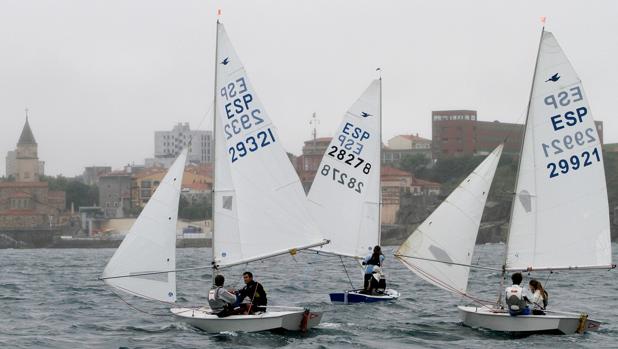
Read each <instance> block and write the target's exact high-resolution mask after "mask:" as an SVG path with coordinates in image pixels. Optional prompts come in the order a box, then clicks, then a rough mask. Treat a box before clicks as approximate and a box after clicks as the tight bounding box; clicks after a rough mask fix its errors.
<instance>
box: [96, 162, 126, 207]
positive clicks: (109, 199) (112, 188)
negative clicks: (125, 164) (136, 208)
mask: <svg viewBox="0 0 618 349" xmlns="http://www.w3.org/2000/svg"><path fill="white" fill-rule="evenodd" d="M131 184H132V178H131V174H130V173H125V172H111V173H108V174H106V175H103V176H101V177H99V185H98V186H99V207H101V209H102V210H103V213H104V214H105V218H124V217H127V216H128V215H129V213H130V210H131V207H132V205H131Z"/></svg>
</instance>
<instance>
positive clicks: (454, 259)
mask: <svg viewBox="0 0 618 349" xmlns="http://www.w3.org/2000/svg"><path fill="white" fill-rule="evenodd" d="M502 148H503V145H500V146H498V147H497V148H496V149H494V151H492V152H491V153H490V154H489V155H488V156H487V157H486V158H485V159H484V160H483V161H482V162H481V164H479V165H478V166H477V168H476V169H474V171H473V172H472V173H471V174H470V175H468V177H467V178H466V179H464V180H463V181H462V182H461V184H459V186H458V187H457V188H455V190H453V192H452V193H451V194H450V195H449V196H448V197H447V198H446V199H445V200H444V201H443V202H442V203H441V204H440V206H438V208H436V209H435V210H434V211H433V212H432V213H431V215H429V217H427V219H425V221H423V223H421V225H420V226H419V227H418V228H417V229H416V230H415V231H414V232H413V233H412V234H411V235H410V237H409V238H408V239H407V240H406V241H405V242H404V243H403V244H402V245H401V246H400V247H399V248H398V249H397V251H396V252H395V256H396V257H397V258H398V259H399V260H400V261H401V262H403V264H404V265H405V266H406V267H407V268H408V269H410V270H411V271H412V272H414V273H415V274H417V275H418V276H419V277H421V278H422V279H424V280H425V281H427V282H429V283H431V284H434V285H435V286H438V287H440V288H442V289H445V290H447V291H449V292H455V293H459V294H465V293H466V288H467V284H468V274H469V272H470V267H471V262H472V252H473V250H474V243H475V242H476V236H477V233H478V229H479V226H480V223H481V217H482V216H483V209H484V208H485V202H486V200H487V195H488V194H489V189H490V187H491V183H492V180H493V177H494V175H495V172H496V168H497V166H498V162H499V161H500V156H501V154H502Z"/></svg>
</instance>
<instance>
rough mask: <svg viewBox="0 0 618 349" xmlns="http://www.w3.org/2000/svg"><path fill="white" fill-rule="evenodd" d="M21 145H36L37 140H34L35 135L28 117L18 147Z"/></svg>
mask: <svg viewBox="0 0 618 349" xmlns="http://www.w3.org/2000/svg"><path fill="white" fill-rule="evenodd" d="M20 144H36V140H35V139H34V135H33V134H32V130H31V129H30V123H29V122H28V117H26V123H25V124H24V128H23V129H22V130H21V136H19V141H18V142H17V145H20Z"/></svg>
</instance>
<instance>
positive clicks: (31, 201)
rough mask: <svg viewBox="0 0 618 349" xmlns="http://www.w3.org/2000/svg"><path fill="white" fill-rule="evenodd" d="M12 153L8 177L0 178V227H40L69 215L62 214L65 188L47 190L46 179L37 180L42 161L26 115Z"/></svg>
mask: <svg viewBox="0 0 618 349" xmlns="http://www.w3.org/2000/svg"><path fill="white" fill-rule="evenodd" d="M12 153H13V154H14V162H13V163H12V164H11V171H12V173H10V174H9V176H10V177H12V180H10V181H4V182H0V229H12V230H19V229H41V228H54V227H56V226H58V225H63V224H65V223H66V222H67V221H68V219H69V216H68V215H66V214H65V211H66V209H65V208H66V195H65V192H63V191H53V190H49V185H48V183H47V182H41V181H40V180H39V179H40V176H41V175H42V174H43V169H42V166H41V163H42V162H41V161H39V159H38V145H37V143H36V141H35V139H34V135H33V134H32V130H31V129H30V124H29V122H28V118H26V123H25V124H24V127H23V129H22V132H21V136H20V137H19V141H18V142H17V148H16V149H15V151H14V152H12ZM9 156H12V155H11V154H9ZM9 156H7V159H8V157H9Z"/></svg>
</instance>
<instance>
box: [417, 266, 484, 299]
mask: <svg viewBox="0 0 618 349" xmlns="http://www.w3.org/2000/svg"><path fill="white" fill-rule="evenodd" d="M406 265H408V266H410V267H412V268H413V269H415V270H416V271H418V272H419V273H420V274H421V275H423V276H425V277H426V278H428V279H429V280H431V281H433V282H435V283H436V285H440V286H442V287H444V288H445V289H446V290H448V291H451V292H453V293H455V294H459V295H461V296H462V297H466V298H469V299H471V300H472V301H473V302H476V303H478V304H480V305H481V306H483V307H488V306H487V304H491V303H492V302H490V301H487V300H483V299H480V298H476V297H473V296H471V295H469V294H467V293H464V292H461V291H459V290H458V289H456V288H455V287H453V286H451V285H449V284H448V283H446V282H444V281H442V280H440V279H438V278H437V277H434V276H433V275H431V274H430V273H428V272H426V271H424V270H423V269H421V268H419V267H418V266H416V265H414V264H410V263H406ZM488 308H489V307H488Z"/></svg>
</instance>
